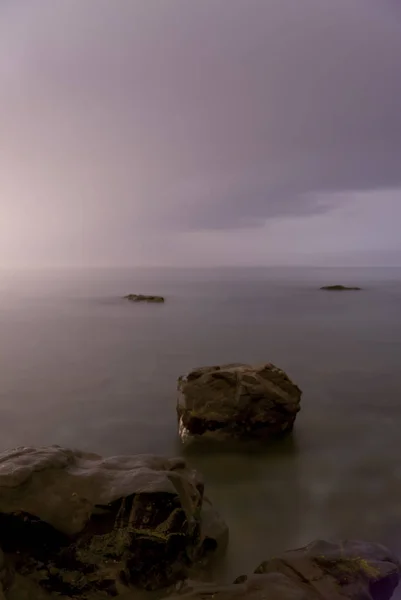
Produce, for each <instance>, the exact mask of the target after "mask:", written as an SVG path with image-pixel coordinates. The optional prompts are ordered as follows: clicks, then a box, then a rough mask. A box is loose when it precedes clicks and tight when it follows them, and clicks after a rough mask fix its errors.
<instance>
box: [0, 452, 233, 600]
mask: <svg viewBox="0 0 401 600" xmlns="http://www.w3.org/2000/svg"><path fill="white" fill-rule="evenodd" d="M0 490H1V493H0V546H1V548H2V550H3V551H4V555H5V563H6V565H7V568H8V573H13V572H16V574H17V575H18V577H17V578H15V577H14V579H12V578H11V580H10V577H9V575H6V576H4V577H2V578H1V579H0V581H1V582H6V583H7V588H9V589H13V588H15V585H17V588H18V585H19V584H18V582H19V581H20V582H21V586H22V581H24V582H25V583H24V586H25V587H26V586H28V587H29V586H31V587H32V586H39V590H40V594H44V593H46V592H52V593H57V594H61V597H65V598H70V597H73V598H82V599H89V598H92V597H94V596H93V594H94V593H100V592H102V594H103V596H104V598H107V597H109V596H115V595H116V594H117V592H119V593H122V592H123V591H127V590H129V589H131V588H132V587H135V586H136V587H139V588H144V589H146V590H154V589H158V588H162V587H164V586H167V585H170V584H171V583H174V582H176V581H177V580H180V579H183V578H185V577H186V576H187V573H188V570H189V569H190V568H191V567H192V565H193V564H194V563H195V562H196V561H198V560H200V559H202V558H203V557H204V555H205V554H206V553H209V552H210V551H212V550H214V549H216V548H217V547H218V546H219V543H220V540H221V539H222V538H221V522H220V525H219V526H217V525H214V526H211V525H210V523H209V520H208V521H205V524H203V523H202V513H203V511H204V510H205V507H204V506H203V490H204V485H203V482H202V480H201V478H200V476H199V474H198V473H197V472H196V471H193V470H191V469H189V468H188V466H187V465H186V462H185V461H184V460H183V459H181V458H179V459H165V458H160V457H156V456H150V455H139V456H119V457H113V458H108V459H103V458H101V457H100V456H98V455H96V454H89V453H84V452H79V451H74V450H67V449H64V448H60V447H58V446H51V447H45V448H17V449H15V450H12V451H8V452H5V453H3V454H0ZM206 510H208V511H210V510H211V508H210V504H209V502H207V506H206ZM204 526H205V527H206V529H207V531H206V533H202V528H203V527H204ZM214 531H215V532H216V536H218V539H213V535H214V533H213V532H214ZM206 540H207V541H206ZM2 556H3V555H2V554H0V559H1V558H2ZM0 566H1V565H0ZM0 571H1V568H0ZM18 578H19V579H18ZM15 582H17V583H15ZM40 594H39V592H38V594H37V595H38V597H39V596H40ZM15 595H16V597H18V589H17V592H16V594H15ZM103 596H102V597H103ZM20 597H21V598H22V597H23V594H22V592H21V593H20ZM6 598H7V596H6Z"/></svg>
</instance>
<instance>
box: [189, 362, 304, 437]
mask: <svg viewBox="0 0 401 600" xmlns="http://www.w3.org/2000/svg"><path fill="white" fill-rule="evenodd" d="M301 395H302V392H301V390H300V389H299V388H298V387H297V386H296V385H295V384H294V383H293V382H292V381H291V379H290V378H289V377H288V376H287V375H286V373H284V371H282V370H281V369H279V368H278V367H275V366H274V365H272V364H263V365H260V366H251V365H245V364H238V363H236V364H228V365H222V366H214V367H202V368H199V369H194V370H192V371H191V372H189V373H188V374H187V375H185V376H183V377H180V378H179V380H178V401H177V415H178V421H179V435H180V437H181V439H182V441H183V442H188V441H192V440H198V439H200V438H207V439H211V438H212V439H217V440H227V439H233V438H235V439H250V440H252V439H259V440H264V441H265V440H266V441H267V440H271V439H274V438H277V437H280V436H283V435H285V434H288V433H289V432H290V431H291V430H292V428H293V426H294V421H295V418H296V415H297V413H298V411H299V410H300V400H301Z"/></svg>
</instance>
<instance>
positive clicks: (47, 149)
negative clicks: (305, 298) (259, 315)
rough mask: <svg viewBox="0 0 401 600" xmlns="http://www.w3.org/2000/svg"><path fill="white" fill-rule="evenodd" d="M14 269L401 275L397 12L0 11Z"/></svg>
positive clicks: (2, 115) (2, 163)
mask: <svg viewBox="0 0 401 600" xmlns="http://www.w3.org/2000/svg"><path fill="white" fill-rule="evenodd" d="M0 206H1V212H0V265H3V266H25V265H36V266H53V265H55V266H57V265H63V266H64V265H82V266H83V265H107V266H108V265H148V264H149V265H164V264H166V265H223V264H232V265H235V264H238V265H253V264H257V265H263V264H266V265H276V264H278V265H279V264H363V265H365V264H366V265H369V264H375V265H376V264H399V265H401V234H400V231H401V9H400V8H399V6H398V0H118V1H115V0H57V1H55V0H0Z"/></svg>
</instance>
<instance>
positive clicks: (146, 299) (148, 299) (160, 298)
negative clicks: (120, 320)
mask: <svg viewBox="0 0 401 600" xmlns="http://www.w3.org/2000/svg"><path fill="white" fill-rule="evenodd" d="M124 298H126V299H127V300H131V302H164V298H163V296H143V295H142V294H128V296H124Z"/></svg>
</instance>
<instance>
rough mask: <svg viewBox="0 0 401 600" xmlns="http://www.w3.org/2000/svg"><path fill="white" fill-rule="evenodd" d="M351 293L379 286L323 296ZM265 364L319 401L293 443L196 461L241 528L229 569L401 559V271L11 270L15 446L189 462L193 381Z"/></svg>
mask: <svg viewBox="0 0 401 600" xmlns="http://www.w3.org/2000/svg"><path fill="white" fill-rule="evenodd" d="M336 283H342V284H347V283H349V284H351V283H352V284H354V285H359V286H361V287H363V288H365V289H364V291H361V292H349V293H329V292H323V291H319V289H318V288H319V286H320V285H323V284H336ZM129 292H133V293H145V294H146V293H150V294H153V293H154V294H163V295H165V296H166V298H167V301H166V304H164V305H146V304H131V303H129V302H127V301H124V300H123V299H121V296H123V295H124V294H126V293H129ZM261 361H271V362H274V363H276V364H277V365H278V366H280V367H282V368H284V369H285V370H286V371H287V372H288V373H289V375H290V376H291V377H292V378H293V379H294V380H295V381H296V382H297V383H298V384H299V386H300V387H301V388H302V389H303V391H304V396H303V403H302V410H301V413H300V414H299V416H298V419H297V422H296V431H295V433H294V436H293V438H292V439H291V440H287V441H286V442H284V443H280V444H277V445H275V446H274V447H273V448H271V449H269V450H268V451H266V452H264V453H260V454H255V453H247V452H231V453H225V452H222V453H218V454H213V455H209V454H205V453H202V454H191V456H190V458H189V460H190V461H191V463H192V464H193V465H194V466H195V467H197V468H199V469H200V470H201V471H202V472H203V473H204V476H205V480H206V486H207V493H208V495H209V497H210V498H211V499H212V500H213V501H214V504H215V505H216V507H218V508H219V510H220V511H221V513H222V514H223V515H224V517H225V518H226V520H227V522H228V524H229V526H230V532H231V541H230V547H229V551H228V554H227V557H226V559H225V561H224V564H223V565H222V566H221V571H220V572H219V574H220V575H222V576H224V577H227V578H233V577H235V576H237V575H238V574H240V573H244V572H245V571H247V570H250V569H253V568H255V567H256V566H257V565H258V563H259V562H261V561H262V560H264V559H266V558H267V557H268V556H269V555H271V554H276V553H277V552H280V551H281V550H284V549H288V548H291V547H296V546H299V545H301V544H304V543H307V542H309V541H311V540H312V539H314V538H316V537H348V538H352V537H359V538H364V539H368V540H373V541H376V540H377V541H380V542H382V543H385V544H388V545H389V546H390V547H392V548H393V549H395V550H396V551H397V552H399V554H400V555H401V368H400V367H401V270H397V269H342V270H341V269H324V270H320V269H281V270H279V269H225V270H221V269H220V270H217V269H216V270H199V269H196V270H173V269H171V270H155V269H151V270H121V269H120V270H119V269H116V270H110V271H108V270H82V271H68V270H65V271H59V272H51V271H47V272H40V271H36V272H33V271H31V272H21V271H20V272H3V273H1V280H0V446H1V448H0V449H1V450H3V449H5V448H7V447H12V446H17V445H30V444H59V445H65V446H72V447H79V448H81V449H88V450H91V451H96V452H99V453H101V454H104V455H115V454H127V453H128V454H132V453H157V454H160V453H161V454H168V455H172V454H173V455H175V454H178V453H180V451H181V449H180V446H179V443H178V441H177V436H176V429H177V427H176V416H175V387H176V379H177V377H178V376H179V375H180V374H182V373H184V372H185V371H186V370H187V369H190V368H192V367H196V366H200V365H207V364H213V363H219V362H250V363H252V362H261Z"/></svg>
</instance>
